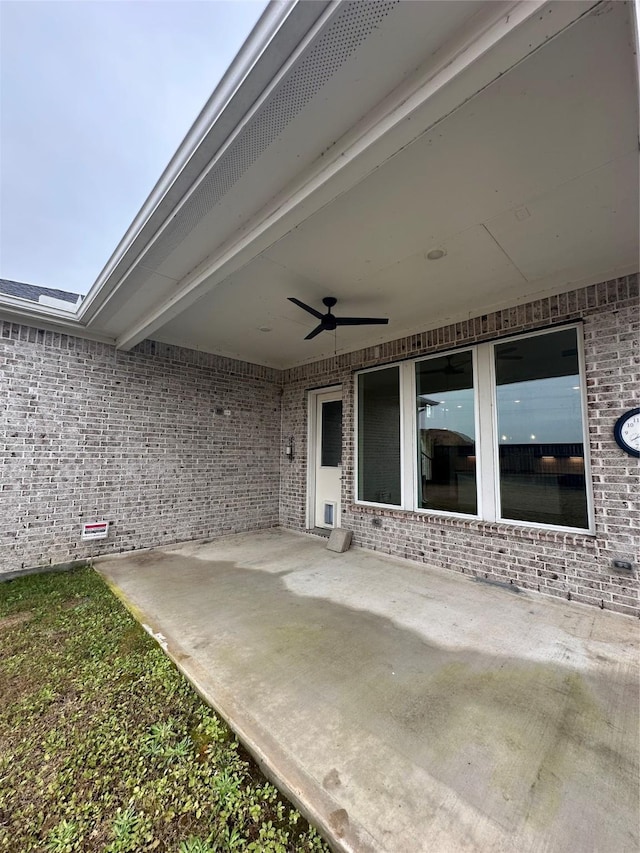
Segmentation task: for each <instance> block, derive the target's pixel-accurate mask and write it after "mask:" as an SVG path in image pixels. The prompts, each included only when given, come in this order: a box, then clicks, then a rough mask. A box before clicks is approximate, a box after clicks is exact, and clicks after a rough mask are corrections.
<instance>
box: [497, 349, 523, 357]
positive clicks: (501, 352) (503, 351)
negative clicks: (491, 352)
mask: <svg viewBox="0 0 640 853" xmlns="http://www.w3.org/2000/svg"><path fill="white" fill-rule="evenodd" d="M517 349H518V347H516V346H513V347H505V348H504V349H500V350H499V352H498V358H501V359H503V360H504V361H522V356H521V355H509V353H512V352H513V351H514V350H517Z"/></svg>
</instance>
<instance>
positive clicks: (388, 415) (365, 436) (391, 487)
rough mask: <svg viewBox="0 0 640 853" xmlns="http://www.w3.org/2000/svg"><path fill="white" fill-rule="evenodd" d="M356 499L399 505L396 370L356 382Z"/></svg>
mask: <svg viewBox="0 0 640 853" xmlns="http://www.w3.org/2000/svg"><path fill="white" fill-rule="evenodd" d="M358 500H361V501H370V502H372V503H382V504H393V505H395V506H399V505H400V502H401V477H400V371H399V368H398V367H389V368H386V369H385V370H374V371H372V372H371V373H363V374H362V375H361V376H360V377H359V379H358Z"/></svg>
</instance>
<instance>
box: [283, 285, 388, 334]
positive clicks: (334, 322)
mask: <svg viewBox="0 0 640 853" xmlns="http://www.w3.org/2000/svg"><path fill="white" fill-rule="evenodd" d="M288 299H289V302H293V303H294V305H297V306H298V307H299V308H302V309H303V310H304V311H308V312H309V314H313V316H314V317H315V318H316V319H317V320H320V323H319V325H317V326H316V327H315V329H314V330H313V331H312V332H309V334H308V335H307V336H306V337H305V341H310V340H311V338H315V336H316V335H319V334H320V332H333V330H334V329H336V328H337V327H338V326H373V325H376V326H386V324H387V323H388V322H389V321H388V320H387V319H386V318H382V317H336V316H335V315H334V314H332V313H331V309H332V308H333V306H334V305H335V304H336V302H337V301H338V300H337V299H336V298H335V297H334V296H325V297H324V299H323V300H322V302H323V304H324V305H326V306H327V313H326V314H321V313H320V312H319V311H316V309H315V308H312V307H311V306H310V305H305V303H304V302H301V301H300V300H299V299H295V297H293V296H289V297H288Z"/></svg>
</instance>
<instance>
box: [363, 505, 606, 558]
mask: <svg viewBox="0 0 640 853" xmlns="http://www.w3.org/2000/svg"><path fill="white" fill-rule="evenodd" d="M348 511H349V512H352V513H354V514H356V513H358V514H360V515H375V516H378V517H382V518H394V519H405V520H411V521H413V522H420V523H422V524H430V525H437V526H440V527H453V528H456V529H458V530H460V529H462V530H476V531H478V533H489V534H493V535H495V534H498V535H501V536H510V537H515V538H517V539H527V540H529V541H532V542H559V543H562V544H563V545H582V546H583V547H585V546H586V547H592V548H595V544H596V534H595V533H591V532H589V531H587V530H585V531H569V530H553V529H550V528H548V527H536V526H532V525H527V524H517V523H513V524H510V523H509V522H507V521H483V520H482V519H479V518H468V517H465V516H454V515H440V514H439V513H430V512H425V511H424V510H423V511H421V512H415V511H413V510H407V509H388V508H384V507H383V508H381V507H375V506H370V505H368V504H358V503H352V504H350V505H349V506H348Z"/></svg>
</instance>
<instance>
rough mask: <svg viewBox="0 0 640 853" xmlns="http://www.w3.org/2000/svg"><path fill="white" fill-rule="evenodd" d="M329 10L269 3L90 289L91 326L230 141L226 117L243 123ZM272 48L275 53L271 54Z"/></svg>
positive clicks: (319, 3) (316, 2)
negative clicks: (223, 125) (224, 130)
mask: <svg viewBox="0 0 640 853" xmlns="http://www.w3.org/2000/svg"><path fill="white" fill-rule="evenodd" d="M328 5H330V4H329V0H312V2H298V0H271V2H269V4H268V5H267V8H266V9H265V11H264V12H263V14H262V15H261V17H260V18H259V20H258V22H257V24H256V25H255V27H254V28H253V30H252V31H251V33H250V34H249V36H248V37H247V39H246V41H245V42H244V44H243V45H242V47H241V48H240V51H239V52H238V54H237V55H236V57H235V58H234V60H233V62H232V63H231V65H230V66H229V68H228V70H227V71H226V72H225V74H224V76H223V77H222V79H221V80H220V82H219V83H218V85H217V86H216V88H215V90H214V91H213V94H212V95H211V97H210V98H209V100H208V101H207V103H206V104H205V106H204V108H203V109H202V111H201V112H200V115H199V116H198V118H197V119H196V121H195V122H194V124H193V125H192V127H191V128H190V130H189V132H188V133H187V135H186V137H185V139H184V140H183V142H182V143H181V144H180V146H179V148H178V150H177V152H176V153H175V154H174V156H173V157H172V158H171V160H170V162H169V164H168V166H167V167H166V169H165V170H164V172H163V173H162V175H161V176H160V178H159V180H158V182H157V183H156V185H155V187H154V188H153V190H152V191H151V193H150V195H149V197H148V198H147V200H146V201H145V203H144V204H143V206H142V208H141V209H140V211H139V213H138V214H137V215H136V217H135V219H134V220H133V222H132V223H131V225H130V226H129V228H128V229H127V231H126V233H125V235H124V237H123V238H122V239H121V241H120V243H119V244H118V246H117V247H116V249H115V251H114V252H113V254H112V255H111V257H110V258H109V260H108V262H107V264H106V265H105V267H104V269H103V270H102V272H101V273H100V275H99V276H98V278H97V280H96V282H95V283H94V284H93V286H92V287H91V289H90V290H89V293H88V294H87V296H86V297H85V299H84V301H83V303H82V305H81V306H80V309H79V314H78V316H79V317H80V318H81V319H82V320H84V321H85V322H91V320H92V319H93V318H94V317H95V315H96V314H97V312H98V311H99V310H100V308H101V307H102V306H103V304H104V303H105V302H106V301H107V300H108V299H109V296H110V295H111V294H112V293H113V292H115V290H117V289H118V287H119V286H120V284H121V283H122V280H123V274H126V272H127V271H128V270H130V269H131V268H132V267H133V266H135V265H136V264H137V263H138V262H140V261H141V259H142V255H143V253H144V251H145V250H146V249H147V248H148V246H149V245H150V243H152V242H153V241H154V240H155V239H156V238H157V236H158V233H159V232H161V230H162V226H163V225H164V224H165V223H166V222H167V220H168V219H169V218H170V217H171V214H172V213H174V211H175V208H176V206H177V205H179V204H180V202H181V201H182V200H183V198H184V197H185V196H186V195H188V194H189V193H190V192H191V191H192V189H193V183H194V181H196V180H197V179H198V178H199V177H200V176H201V173H202V171H203V170H204V169H205V168H206V166H208V164H209V162H210V160H211V157H212V156H213V155H214V154H215V152H216V150H217V149H218V148H219V147H220V146H221V145H222V144H224V142H225V138H224V136H223V137H222V138H221V139H220V138H218V135H219V132H218V131H219V127H220V118H221V117H222V116H223V114H224V117H225V119H226V120H227V121H228V123H229V124H230V125H231V126H233V125H234V124H237V123H238V122H240V121H241V120H242V117H243V116H244V115H245V114H246V112H247V111H248V110H249V109H250V108H251V106H252V105H253V103H254V101H255V100H256V98H257V97H258V96H259V95H260V93H261V91H262V90H263V89H264V88H265V86H266V85H268V83H269V81H270V80H271V78H272V76H273V74H274V69H277V68H279V67H280V66H281V65H282V63H283V61H284V60H285V59H286V57H287V55H288V53H289V52H291V51H293V50H294V49H295V47H296V45H297V44H298V43H299V41H300V38H301V37H302V35H303V34H304V33H306V32H307V31H308V30H309V29H310V27H311V26H313V24H314V22H315V20H316V19H317V18H318V17H319V16H320V15H321V14H322V13H323V12H324V10H325V8H326V7H327V6H328ZM269 46H271V47H272V48H273V49H272V50H271V51H269V50H268V48H269ZM230 113H233V116H231V115H230Z"/></svg>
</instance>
